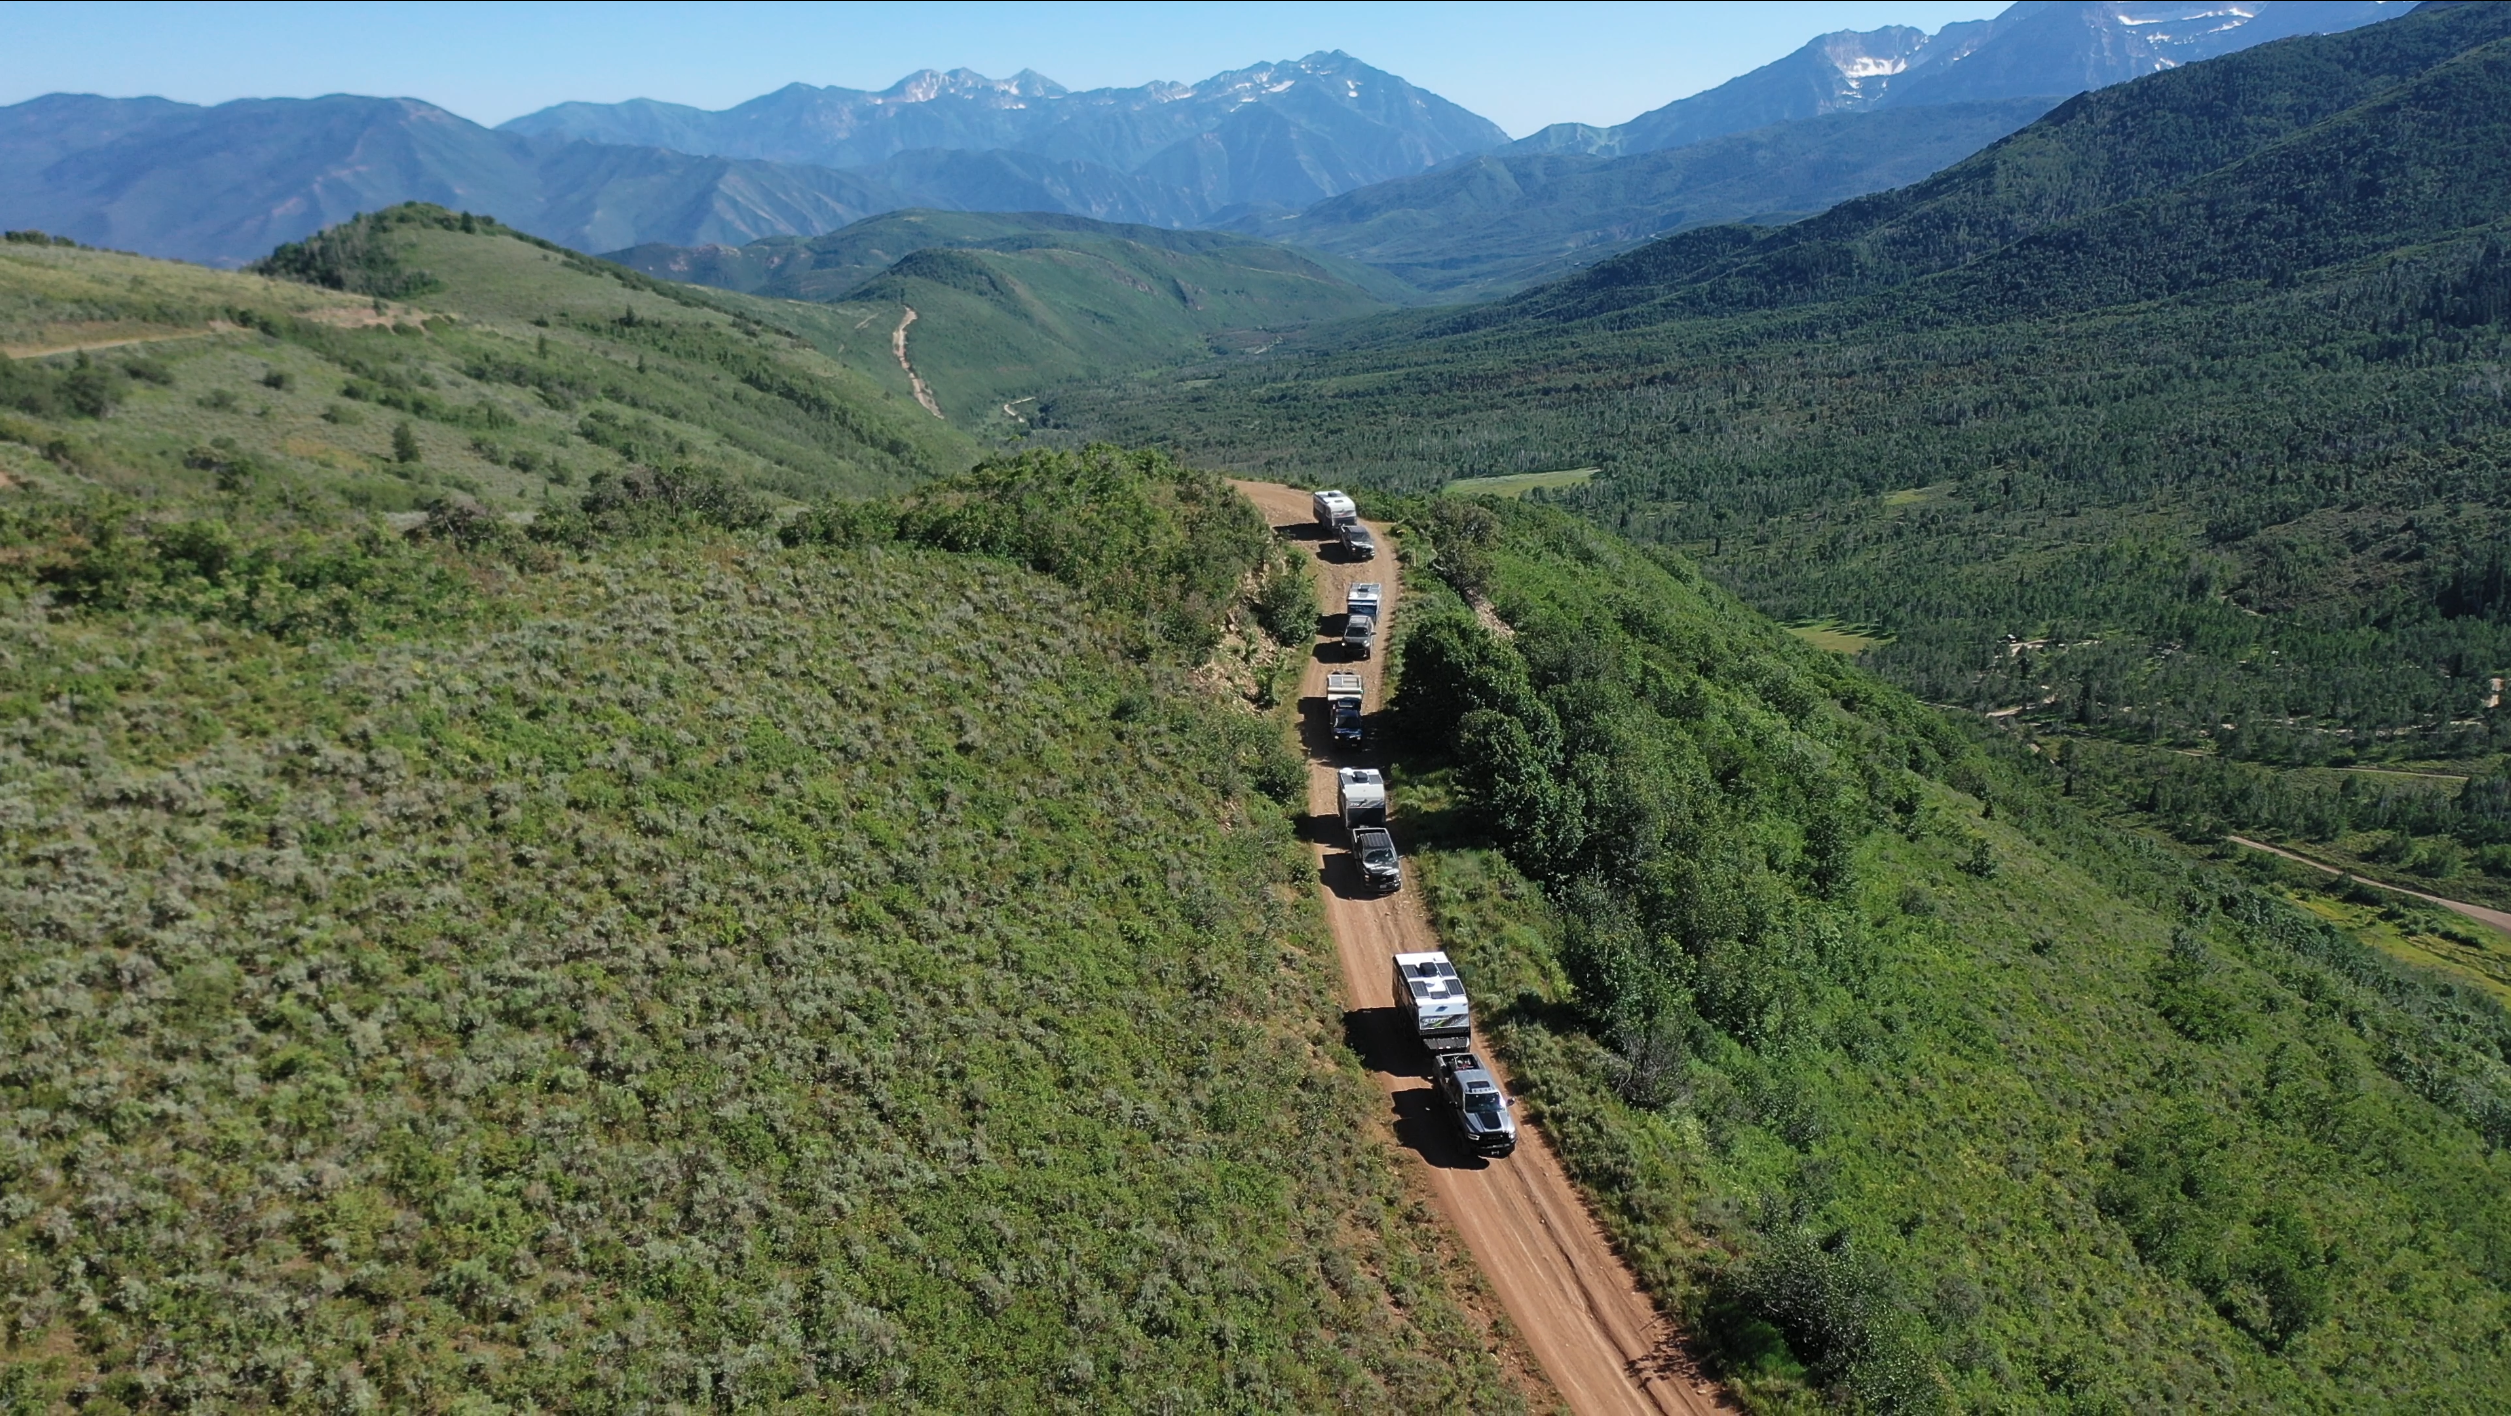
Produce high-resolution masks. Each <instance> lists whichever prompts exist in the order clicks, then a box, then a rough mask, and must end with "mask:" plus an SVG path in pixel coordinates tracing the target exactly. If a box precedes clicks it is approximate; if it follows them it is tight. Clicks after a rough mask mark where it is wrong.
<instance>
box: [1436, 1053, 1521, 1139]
mask: <svg viewBox="0 0 2511 1416" xmlns="http://www.w3.org/2000/svg"><path fill="white" fill-rule="evenodd" d="M1438 1067H1439V1098H1440V1100H1442V1101H1445V1102H1446V1103H1447V1110H1448V1114H1449V1115H1451V1116H1454V1117H1455V1118H1456V1129H1457V1130H1458V1131H1459V1132H1461V1133H1463V1135H1464V1138H1465V1149H1467V1150H1469V1151H1472V1152H1473V1153H1474V1154H1475V1155H1484V1156H1503V1155H1507V1154H1509V1153H1510V1152H1512V1151H1514V1150H1516V1149H1517V1118H1516V1117H1515V1116H1512V1115H1510V1114H1509V1107H1508V1093H1506V1092H1504V1091H1501V1090H1500V1079H1499V1078H1498V1077H1495V1076H1493V1075H1492V1074H1491V1069H1490V1068H1488V1067H1485V1066H1483V1065H1482V1059H1481V1058H1479V1057H1476V1056H1474V1055H1473V1054H1472V1053H1470V1052H1442V1053H1440V1054H1439V1055H1438Z"/></svg>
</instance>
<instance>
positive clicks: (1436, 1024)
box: [1395, 950, 1473, 1052]
mask: <svg viewBox="0 0 2511 1416" xmlns="http://www.w3.org/2000/svg"><path fill="white" fill-rule="evenodd" d="M1395 1006H1396V1007H1397V1008H1400V1009H1402V1010H1403V1014H1404V1016H1405V1017H1406V1018H1407V1019H1409V1020H1410V1021H1411V1023H1412V1031H1413V1036H1415V1037H1418V1038H1420V1039H1421V1045H1422V1046H1424V1047H1427V1048H1429V1049H1430V1050H1431V1051H1432V1052H1463V1051H1465V1050H1467V1049H1468V1048H1470V1047H1472V1046H1473V1005H1472V1004H1471V1003H1470V1002H1468V1001H1467V1000H1466V998H1465V981H1464V980H1463V979H1461V978H1458V977H1457V976H1456V966H1455V965H1454V964H1451V963H1449V962H1448V961H1447V955H1445V954H1442V953H1439V952H1437V951H1435V950H1433V951H1431V952H1428V953H1421V954H1397V955H1396V956H1395Z"/></svg>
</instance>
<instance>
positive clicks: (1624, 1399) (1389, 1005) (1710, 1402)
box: [1232, 482, 1737, 1416]
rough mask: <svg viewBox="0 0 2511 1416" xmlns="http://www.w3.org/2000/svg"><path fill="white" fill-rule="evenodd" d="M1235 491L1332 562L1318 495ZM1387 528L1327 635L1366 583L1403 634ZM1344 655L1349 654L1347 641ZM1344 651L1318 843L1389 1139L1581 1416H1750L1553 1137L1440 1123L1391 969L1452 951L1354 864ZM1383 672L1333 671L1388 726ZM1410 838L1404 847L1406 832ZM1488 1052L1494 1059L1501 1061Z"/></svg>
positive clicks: (1309, 716) (1329, 581)
mask: <svg viewBox="0 0 2511 1416" xmlns="http://www.w3.org/2000/svg"><path fill="white" fill-rule="evenodd" d="M1232 485H1234V486H1235V487H1237V488H1238V490H1239V491H1240V492H1241V493H1242V494H1244V495H1245V496H1246V498H1247V499H1248V500H1249V501H1251V502H1253V503H1255V505H1256V508H1257V509H1258V510H1260V511H1262V512H1263V513H1264V517H1265V519H1266V520H1267V521H1270V522H1271V523H1273V525H1274V527H1275V528H1276V529H1277V530H1278V531H1279V532H1280V533H1281V534H1282V535H1283V536H1285V537H1286V538H1288V539H1290V540H1291V541H1293V542H1294V543H1295V544H1299V545H1303V546H1307V547H1310V548H1315V549H1319V550H1320V551H1321V549H1322V547H1323V545H1324V544H1325V542H1324V541H1323V538H1322V536H1321V534H1320V528H1318V527H1317V526H1316V525H1315V523H1314V521H1313V520H1312V518H1311V516H1310V512H1309V503H1308V493H1306V492H1304V491H1300V490H1297V489H1294V488H1290V487H1284V486H1279V485H1276V484H1273V483H1268V482H1236V483H1233V484H1232ZM1372 529H1373V530H1375V531H1376V532H1377V535H1378V544H1380V545H1382V546H1387V547H1389V548H1390V549H1389V551H1388V553H1387V554H1385V555H1383V556H1381V557H1380V558H1379V559H1377V560H1374V561H1368V562H1362V563H1357V564H1355V563H1351V562H1346V561H1342V560H1339V559H1327V558H1325V556H1324V555H1322V554H1320V555H1319V558H1318V563H1317V581H1318V593H1319V594H1320V596H1322V597H1323V604H1322V605H1321V609H1322V612H1323V613H1324V614H1325V615H1326V616H1328V617H1329V618H1328V619H1327V620H1325V621H1323V622H1321V624H1320V628H1322V627H1323V625H1324V624H1326V623H1332V624H1337V625H1339V622H1340V616H1341V612H1342V607H1343V604H1344V601H1345V597H1346V595H1347V593H1348V591H1349V590H1350V588H1351V586H1352V585H1353V583H1355V582H1357V581H1362V580H1375V581H1379V582H1381V583H1383V584H1384V585H1385V587H1386V590H1385V595H1386V598H1385V607H1386V608H1385V614H1386V616H1387V622H1388V623H1389V624H1390V625H1391V624H1392V623H1393V622H1394V617H1395V613H1396V608H1397V598H1398V590H1399V588H1400V587H1399V585H1398V583H1397V580H1398V577H1397V571H1396V566H1395V557H1394V554H1393V551H1392V544H1393V543H1392V541H1391V539H1390V538H1389V535H1388V528H1386V527H1384V526H1377V527H1373V528H1372ZM1333 642H1334V643H1336V644H1339V642H1340V640H1339V636H1337V638H1336V639H1335V640H1334V641H1333ZM1328 652H1334V651H1331V650H1329V649H1328V647H1327V641H1326V640H1325V639H1324V638H1323V637H1322V636H1320V638H1319V641H1318V645H1317V648H1316V650H1315V652H1313V653H1312V654H1311V655H1310V658H1309V662H1308V668H1307V673H1306V676H1305V677H1304V678H1303V679H1302V680H1301V682H1300V689H1299V692H1300V702H1301V708H1302V710H1303V713H1304V720H1303V721H1304V727H1303V739H1304V742H1305V745H1306V747H1307V751H1308V763H1309V767H1308V828H1309V829H1308V831H1307V833H1306V834H1307V838H1308V840H1309V841H1310V842H1311V844H1312V848H1313V849H1314V850H1315V852H1316V860H1317V879H1318V884H1319V886H1320V888H1321V889H1322V890H1323V892H1324V896H1325V913H1326V919H1327V922H1328V923H1329V924H1330V926H1331V927H1332V929H1333V931H1334V942H1335V945H1336V948H1337V950H1338V952H1339V953H1340V954H1341V956H1342V965H1343V989H1344V997H1345V1000H1346V1002H1347V1003H1348V1005H1349V1011H1348V1012H1347V1013H1346V1014H1345V1015H1344V1016H1345V1024H1346V1030H1347V1033H1348V1035H1349V1037H1350V1039H1351V1043H1352V1046H1353V1047H1354V1049H1355V1050H1357V1051H1358V1052H1359V1054H1360V1058H1361V1062H1362V1064H1363V1065H1364V1066H1366V1067H1367V1068H1368V1069H1369V1074H1370V1076H1371V1077H1372V1078H1373V1079H1375V1080H1376V1081H1377V1083H1378V1085H1379V1086H1380V1087H1381V1088H1382V1089H1383V1090H1384V1091H1385V1093H1386V1096H1387V1100H1388V1103H1389V1106H1388V1110H1387V1113H1386V1118H1385V1119H1386V1124H1387V1127H1388V1129H1389V1131H1390V1132H1391V1134H1392V1136H1393V1138H1394V1140H1395V1141H1396V1142H1397V1143H1398V1144H1399V1145H1400V1146H1401V1147H1402V1148H1403V1149H1404V1150H1405V1151H1407V1152H1408V1153H1410V1154H1411V1155H1412V1156H1413V1157H1414V1158H1415V1159H1416V1160H1418V1161H1419V1162H1420V1168H1419V1170H1418V1171H1417V1172H1416V1176H1417V1178H1419V1179H1420V1180H1422V1181H1423V1182H1424V1183H1426V1185H1427V1186H1428V1188H1429V1190H1430V1191H1431V1193H1432V1194H1434V1195H1435V1196H1436V1197H1437V1199H1438V1204H1439V1208H1440V1210H1441V1211H1442V1212H1443V1213H1444V1214H1445V1215H1446V1217H1447V1220H1448V1222H1449V1223H1450V1224H1451V1225H1452V1226H1454V1229H1455V1232H1456V1233H1457V1235H1458V1236H1459V1237H1461V1238H1462V1239H1463V1240H1464V1241H1465V1247H1466V1248H1467V1249H1468V1250H1469V1251H1470V1252H1471V1253H1472V1254H1473V1257H1474V1260H1475V1263H1476V1264H1477V1265H1478V1266H1479V1267H1480V1268H1481V1270H1482V1273H1483V1276H1484V1277H1485V1278H1486V1279H1488V1280H1489V1281H1490V1284H1491V1287H1492V1289H1493V1291H1495V1292H1496V1293H1497V1294H1498V1295H1499V1299H1500V1304H1501V1306H1502V1307H1503V1308H1505V1309H1506V1310H1507V1312H1508V1316H1509V1320H1510V1321H1511V1322H1512V1323H1514V1324H1515V1325H1516V1327H1517V1330H1518V1331H1519V1332H1520V1333H1521V1334H1523V1335H1524V1337H1525V1339H1526V1345H1527V1347H1529V1348H1530V1349H1532V1351H1533V1352H1534V1355H1535V1360H1536V1361H1537V1362H1539V1363H1541V1364H1542V1367H1543V1373H1544V1375H1545V1376H1546V1377H1548V1378H1550V1379H1551V1382H1552V1385H1553V1387H1554V1388H1555V1389H1556V1390H1557V1391H1558V1392H1559V1393H1560V1396H1561V1398H1562V1400H1563V1401H1564V1402H1566V1403H1567V1404H1568V1406H1569V1408H1570V1409H1571V1410H1572V1411H1575V1412H1578V1413H1580V1416H1590V1413H1617V1416H1618V1414H1619V1413H1631V1414H1632V1416H1687V1414H1688V1413H1706V1412H1730V1411H1734V1410H1735V1409H1737V1408H1736V1407H1735V1406H1734V1405H1733V1404H1732V1403H1731V1402H1730V1401H1728V1400H1727V1399H1726V1397H1725V1395H1724V1393H1723V1392H1722V1391H1720V1390H1719V1389H1718V1388H1717V1387H1716V1386H1715V1385H1714V1384H1713V1383H1711V1382H1709V1381H1708V1380H1707V1379H1705V1378H1704V1377H1702V1376H1700V1375H1699V1373H1698V1370H1697V1366H1696V1364H1695V1363H1694V1362H1693V1361H1692V1360H1691V1357H1690V1354H1689V1353H1688V1352H1687V1351H1686V1350H1685V1349H1684V1347H1683V1345H1682V1343H1681V1342H1680V1340H1679V1338H1678V1335H1677V1333H1676V1332H1675V1330H1674V1328H1673V1326H1672V1325H1671V1324H1670V1323H1668V1322H1667V1321H1666V1320H1665V1318H1664V1316H1663V1315H1662V1314H1660V1313H1659V1312H1658V1311H1657V1309H1656V1305H1655V1304H1654V1303H1652V1302H1651V1301H1649V1298H1648V1296H1647V1294H1645V1293H1643V1292H1641V1291H1640V1288H1639V1284H1638V1281H1637V1280H1636V1279H1635V1278H1633V1277H1632V1275H1631V1272H1630V1270H1629V1268H1628V1267H1626V1266H1625V1265H1624V1264H1623V1263H1622V1261H1621V1258H1620V1257H1619V1256H1618V1255H1616V1254H1615V1253H1614V1252H1613V1248H1612V1246H1611V1244H1609V1243H1608V1242H1607V1241H1606V1240H1605V1237H1604V1230H1603V1228H1602V1227H1601V1226H1600V1225H1598V1224H1597V1222H1596V1218H1595V1216H1594V1214H1592V1213H1591V1212H1589V1210H1588V1209H1587V1206H1586V1202H1585V1201H1584V1199H1582V1198H1581V1197H1580V1195H1579V1193H1578V1191H1577V1189H1576V1188H1575V1187H1574V1186H1572V1185H1571V1184H1570V1181H1569V1175H1568V1172H1567V1171H1565V1170H1563V1169H1562V1167H1561V1162H1560V1159H1559V1157H1558V1156H1556V1155H1554V1154H1553V1153H1552V1148H1551V1146H1550V1144H1549V1143H1548V1142H1546V1141H1545V1140H1544V1138H1543V1136H1542V1135H1541V1133H1540V1132H1538V1131H1536V1130H1535V1128H1533V1127H1531V1126H1529V1127H1527V1128H1526V1129H1525V1131H1524V1134H1523V1136H1522V1138H1521V1139H1520V1141H1519V1143H1518V1146H1517V1153H1516V1154H1515V1155H1513V1156H1510V1157H1508V1158H1507V1159H1504V1160H1497V1161H1486V1160H1482V1159H1479V1158H1477V1157H1475V1156H1473V1155H1470V1154H1468V1153H1467V1152H1466V1151H1465V1149H1464V1148H1463V1146H1461V1145H1459V1144H1458V1143H1457V1140H1456V1137H1455V1133H1454V1131H1453V1130H1451V1129H1450V1128H1449V1126H1448V1123H1447V1120H1446V1117H1445V1115H1444V1114H1443V1113H1442V1112H1441V1111H1440V1110H1439V1109H1438V1106H1437V1102H1436V1096H1435V1094H1434V1093H1433V1091H1432V1090H1431V1086H1430V1081H1429V1078H1428V1075H1427V1073H1428V1059H1427V1057H1426V1056H1425V1055H1424V1053H1423V1052H1422V1050H1421V1046H1420V1044H1419V1042H1417V1041H1416V1040H1415V1039H1413V1038H1412V1037H1410V1036H1408V1035H1407V1034H1406V1033H1405V1032H1404V1031H1403V1029H1402V1027H1401V1024H1400V1022H1399V1021H1398V1019H1399V1017H1400V1015H1399V1014H1398V1013H1397V1012H1396V1010H1395V997H1394V977H1393V966H1392V964H1391V962H1390V960H1391V959H1392V957H1393V956H1394V955H1395V954H1398V953H1404V952H1409V951H1412V950H1419V949H1436V948H1438V947H1439V942H1438V938H1437V936H1436V935H1435V934H1434V933H1433V932H1432V931H1431V928H1430V921H1429V917H1428V916H1427V915H1426V914H1425V913H1424V912H1423V910H1422V907H1421V904H1420V902H1419V897H1418V896H1417V894H1416V893H1415V892H1414V891H1413V890H1410V889H1407V890H1404V891H1400V892H1398V893H1396V894H1393V895H1385V896H1380V895H1373V894H1371V893H1369V892H1368V891H1367V890H1366V889H1364V888H1363V887H1362V886H1361V884H1360V881H1359V878H1358V874H1357V872H1356V871H1354V870H1353V868H1352V865H1351V861H1350V859H1349V857H1348V856H1347V855H1346V854H1345V852H1344V851H1343V850H1342V849H1340V841H1341V825H1340V822H1339V820H1338V818H1337V816H1336V806H1335V777H1334V769H1335V767H1336V766H1337V765H1338V762H1337V757H1336V753H1335V749H1334V746H1333V737H1332V734H1331V732H1330V730H1329V729H1328V727H1327V725H1326V721H1325V715H1324V713H1323V712H1322V708H1323V702H1324V697H1325V674H1326V669H1327V660H1326V658H1325V657H1324V656H1325V655H1326V654H1327V653H1328ZM1383 662H1384V661H1383V660H1382V659H1369V660H1364V661H1361V662H1358V663H1354V664H1348V665H1346V664H1344V663H1342V662H1341V661H1340V659H1339V658H1337V659H1336V660H1335V661H1334V664H1333V667H1336V668H1346V667H1348V668H1355V669H1358V670H1359V671H1360V676H1361V678H1362V680H1363V681H1364V682H1365V683H1366V684H1367V686H1368V699H1367V702H1368V704H1369V706H1370V709H1371V711H1373V712H1375V711H1378V710H1380V709H1382V708H1383V707H1384V706H1385V697H1384V675H1383V673H1382V671H1381V665H1382V664H1383ZM1353 760H1355V761H1356V760H1359V759H1353ZM1395 829H1396V832H1397V834H1398V836H1399V837H1400V835H1401V834H1402V831H1403V822H1402V820H1401V819H1400V817H1399V818H1398V819H1397V820H1396V822H1395ZM1477 1050H1479V1051H1481V1052H1482V1055H1483V1056H1484V1057H1485V1058H1489V1056H1490V1053H1489V1052H1488V1051H1487V1050H1485V1049H1482V1048H1479V1047H1478V1048H1477ZM1495 1066H1496V1064H1495Z"/></svg>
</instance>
